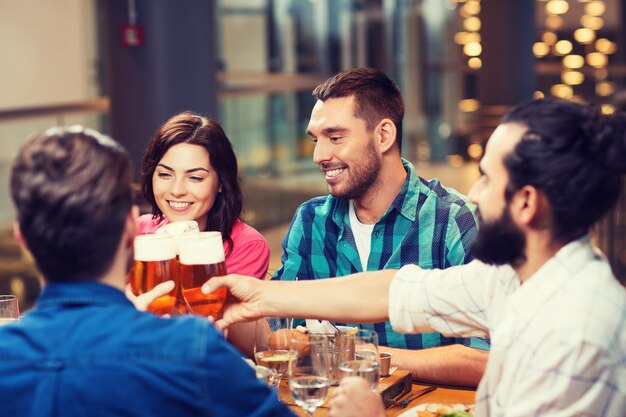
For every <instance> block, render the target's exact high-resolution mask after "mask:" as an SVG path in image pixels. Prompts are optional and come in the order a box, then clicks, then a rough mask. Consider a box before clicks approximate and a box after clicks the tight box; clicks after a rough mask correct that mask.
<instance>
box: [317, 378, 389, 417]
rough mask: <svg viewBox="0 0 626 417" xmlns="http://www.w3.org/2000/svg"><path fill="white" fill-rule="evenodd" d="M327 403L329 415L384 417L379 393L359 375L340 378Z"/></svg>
mask: <svg viewBox="0 0 626 417" xmlns="http://www.w3.org/2000/svg"><path fill="white" fill-rule="evenodd" d="M328 405H329V406H330V410H328V416H329V417H385V407H384V406H383V401H382V399H381V398H380V395H378V394H377V393H375V392H374V391H372V389H371V387H370V384H369V382H367V381H366V380H365V379H363V378H361V377H356V376H351V377H347V378H344V379H342V380H341V382H340V383H339V387H337V389H336V390H335V393H334V395H333V397H332V398H331V399H330V401H329V402H328Z"/></svg>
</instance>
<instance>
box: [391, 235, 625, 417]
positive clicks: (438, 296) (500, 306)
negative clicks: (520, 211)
mask: <svg viewBox="0 0 626 417" xmlns="http://www.w3.org/2000/svg"><path fill="white" fill-rule="evenodd" d="M389 306H390V307H389V318H390V322H391V325H392V326H393V328H394V330H396V331H399V332H404V333H418V332H420V331H425V330H428V331H430V330H431V329H432V330H436V331H438V332H440V333H442V334H444V335H446V336H462V337H468V336H489V337H490V338H491V350H490V351H489V360H488V363H487V369H486V370H485V374H484V376H483V379H482V380H481V382H480V385H479V387H478V392H477V394H476V409H475V415H476V416H477V417H478V416H481V417H486V416H487V417H504V416H506V417H518V416H519V417H522V416H539V415H540V416H558V417H570V416H586V417H592V416H603V417H624V416H626V289H625V288H624V287H623V286H622V285H621V284H620V283H619V282H618V281H617V280H616V279H615V277H614V276H613V273H612V272H611V268H610V266H609V264H608V262H607V261H606V259H605V258H604V257H603V256H600V255H598V254H596V253H594V251H593V248H592V247H591V245H590V244H589V241H588V239H587V238H584V239H580V240H577V241H575V242H571V243H569V244H568V245H566V246H565V247H563V248H561V250H560V251H559V252H558V253H557V254H556V255H555V256H554V257H552V258H551V259H550V260H548V262H546V263H545V264H544V265H543V266H542V267H541V268H540V269H539V270H538V271H537V272H536V273H535V274H533V275H532V276H531V277H530V278H529V279H528V280H527V281H525V282H524V284H523V285H520V283H519V279H518V277H517V275H516V273H515V271H514V270H513V269H512V268H510V267H494V266H489V265H486V264H483V263H481V262H478V261H473V262H471V263H469V264H467V265H461V266H455V267H451V268H448V269H446V270H430V271H428V270H422V269H420V268H419V267H417V266H415V265H407V266H405V267H403V268H401V269H400V270H399V271H398V273H397V274H396V276H395V278H394V280H393V281H392V283H391V286H390V288H389Z"/></svg>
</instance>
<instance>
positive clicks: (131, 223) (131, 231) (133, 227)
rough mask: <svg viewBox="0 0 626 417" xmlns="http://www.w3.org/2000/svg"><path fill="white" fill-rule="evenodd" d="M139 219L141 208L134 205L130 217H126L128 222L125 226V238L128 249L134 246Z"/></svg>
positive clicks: (129, 213)
mask: <svg viewBox="0 0 626 417" xmlns="http://www.w3.org/2000/svg"><path fill="white" fill-rule="evenodd" d="M138 218H139V207H137V206H136V205H133V206H132V207H131V208H130V210H129V212H128V215H127V216H126V222H125V224H124V236H125V239H126V242H125V244H126V247H127V248H130V247H131V246H132V245H133V240H134V239H135V235H136V234H137V219H138Z"/></svg>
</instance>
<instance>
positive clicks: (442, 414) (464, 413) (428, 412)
mask: <svg viewBox="0 0 626 417" xmlns="http://www.w3.org/2000/svg"><path fill="white" fill-rule="evenodd" d="M416 409H417V410H416V412H417V414H416V416H417V417H472V411H473V409H474V406H473V405H472V404H437V403H432V404H421V405H420V406H418V407H416Z"/></svg>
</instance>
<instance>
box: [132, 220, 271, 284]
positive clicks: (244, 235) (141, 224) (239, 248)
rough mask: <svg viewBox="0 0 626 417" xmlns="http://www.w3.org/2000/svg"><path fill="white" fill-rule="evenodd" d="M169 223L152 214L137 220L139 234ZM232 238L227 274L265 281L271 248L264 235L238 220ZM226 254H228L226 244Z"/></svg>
mask: <svg viewBox="0 0 626 417" xmlns="http://www.w3.org/2000/svg"><path fill="white" fill-rule="evenodd" d="M168 223H169V222H168V221H167V219H166V218H165V217H164V218H163V220H161V221H159V220H158V218H157V219H153V218H152V214H144V215H143V216H140V217H139V218H138V219H137V234H138V235H149V234H152V233H154V232H155V231H156V230H157V229H158V228H159V227H161V226H164V225H166V224H168ZM230 237H231V239H232V240H233V251H232V252H231V254H230V255H228V256H227V257H226V272H227V273H229V274H240V275H249V276H252V277H257V278H261V279H264V278H265V274H267V268H268V267H269V264H270V248H269V246H268V245H267V242H266V241H265V238H264V237H263V235H261V233H259V232H258V231H257V230H256V229H255V228H254V227H252V226H249V225H247V224H245V223H244V222H242V221H241V220H236V221H235V224H234V225H233V230H232V232H231V234H230ZM224 253H228V243H226V242H224Z"/></svg>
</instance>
